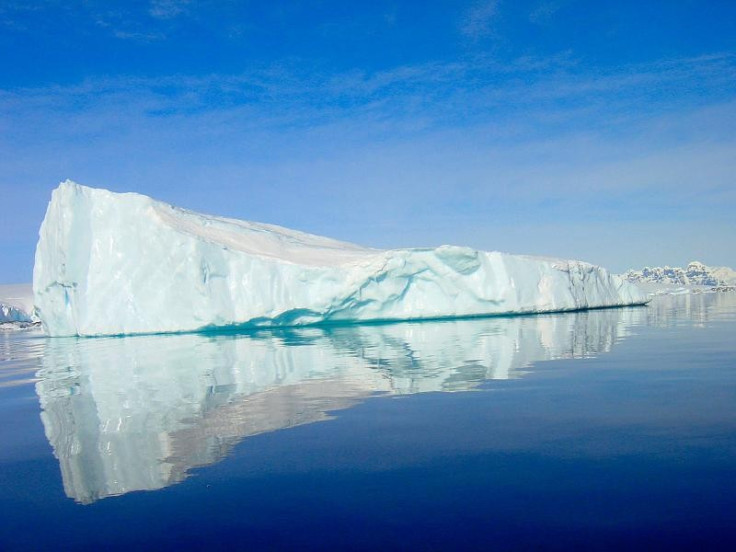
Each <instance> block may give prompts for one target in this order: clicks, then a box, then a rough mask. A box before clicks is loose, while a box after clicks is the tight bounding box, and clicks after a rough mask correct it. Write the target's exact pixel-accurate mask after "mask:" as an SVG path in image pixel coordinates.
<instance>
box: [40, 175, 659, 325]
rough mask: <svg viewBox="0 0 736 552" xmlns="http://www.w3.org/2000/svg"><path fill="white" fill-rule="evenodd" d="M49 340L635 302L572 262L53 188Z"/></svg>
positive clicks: (596, 272) (47, 260) (613, 281)
mask: <svg viewBox="0 0 736 552" xmlns="http://www.w3.org/2000/svg"><path fill="white" fill-rule="evenodd" d="M33 289H34V301H35V308H36V312H37V314H38V316H39V317H40V319H41V321H42V323H43V326H44V329H45V331H46V333H47V334H48V335H51V336H75V335H77V336H100V335H127V334H140V333H167V332H192V331H202V330H208V329H218V328H232V327H262V326H265V327H269V326H270V327H278V326H302V325H310V324H322V323H339V322H358V321H392V320H418V319H434V318H452V317H469V316H488V315H498V314H514V313H538V312H556V311H569V310H580V309H587V308H598V307H613V306H625V305H637V304H643V303H645V302H646V297H645V295H644V294H643V293H642V292H640V291H639V289H638V288H637V287H636V286H634V285H633V284H630V283H629V282H626V281H624V280H623V279H621V278H619V277H618V276H615V275H612V274H609V273H608V272H607V271H606V270H604V269H602V268H600V267H597V266H594V265H591V264H589V263H585V262H580V261H568V260H558V259H546V258H538V257H529V256H520V255H509V254H505V253H499V252H484V251H476V250H473V249H470V248H467V247H456V246H441V247H437V248H416V249H394V250H379V249H371V248H365V247H360V246H357V245H354V244H349V243H345V242H340V241H336V240H333V239H329V238H324V237H320V236H315V235H312V234H306V233H303V232H297V231H294V230H289V229H286V228H282V227H279V226H274V225H270V224H261V223H254V222H247V221H241V220H234V219H226V218H220V217H213V216H208V215H201V214H198V213H194V212H192V211H188V210H184V209H180V208H177V207H173V206H171V205H168V204H165V203H161V202H158V201H155V200H153V199H151V198H149V197H146V196H143V195H139V194H132V193H127V194H118V193H113V192H110V191H107V190H101V189H93V188H88V187H85V186H80V185H78V184H75V183H74V182H71V181H66V182H63V183H62V184H61V185H60V186H59V187H58V188H57V189H56V190H54V192H53V194H52V197H51V202H50V204H49V206H48V210H47V212H46V217H45V219H44V221H43V223H42V225H41V230H40V238H39V242H38V246H37V249H36V261H35V266H34V273H33Z"/></svg>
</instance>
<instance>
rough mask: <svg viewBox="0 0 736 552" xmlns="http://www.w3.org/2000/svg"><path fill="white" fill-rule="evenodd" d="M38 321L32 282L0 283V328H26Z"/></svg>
mask: <svg viewBox="0 0 736 552" xmlns="http://www.w3.org/2000/svg"><path fill="white" fill-rule="evenodd" d="M35 323H38V318H37V317H36V316H35V314H34V312H33V288H32V286H31V284H10V285H0V329H3V330H5V329H18V328H25V327H28V326H30V325H33V324H35Z"/></svg>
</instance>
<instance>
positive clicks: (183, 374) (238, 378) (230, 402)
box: [36, 308, 646, 503]
mask: <svg viewBox="0 0 736 552" xmlns="http://www.w3.org/2000/svg"><path fill="white" fill-rule="evenodd" d="M645 316H646V309H636V308H634V309H608V310H599V311H587V312H578V313H569V314H557V315H543V316H527V317H515V318H489V319H475V320H454V321H443V322H421V323H402V324H391V325H370V326H365V325H364V326H342V327H332V328H319V329H318V328H302V329H292V330H281V331H269V332H263V333H255V334H254V333H250V334H229V335H223V334H220V335H168V336H150V337H128V338H100V339H75V338H66V339H49V340H46V344H45V351H44V355H43V360H42V365H43V368H42V370H41V372H40V373H39V376H40V378H41V379H40V381H39V382H38V383H37V384H36V390H37V393H38V395H39V398H40V402H41V407H42V413H41V418H42V421H43V425H44V428H45V431H46V436H47V438H48V440H49V442H50V443H51V445H52V447H53V449H54V454H55V456H56V457H57V458H58V460H59V464H60V466H61V474H62V478H63V483H64V490H65V492H66V494H67V495H68V496H69V497H70V498H73V499H74V500H76V501H78V502H82V503H90V502H93V501H95V500H98V499H101V498H105V497H108V496H114V495H120V494H124V493H127V492H130V491H136V490H153V489H160V488H163V487H166V486H168V485H171V484H173V483H176V482H178V481H181V480H183V479H184V478H185V477H186V476H187V472H188V471H189V470H190V469H192V468H193V467H196V466H204V465H207V464H211V463H213V462H216V461H218V460H219V459H221V458H223V457H224V456H225V455H226V454H227V453H228V451H229V450H230V448H231V447H232V446H233V445H234V444H236V443H237V442H239V441H241V440H242V439H243V438H245V437H248V436H251V435H256V434H259V433H264V432H269V431H275V430H278V429H283V428H289V427H294V426H297V425H301V424H307V423H312V422H316V421H321V420H326V419H329V417H330V415H329V412H331V411H336V410H340V409H345V408H349V407H350V406H352V405H354V404H355V403H356V402H358V401H361V400H364V399H365V398H367V397H370V396H371V395H374V394H377V393H384V394H385V393H389V394H409V393H421V392H430V391H465V390H469V389H472V388H474V387H476V386H477V385H478V384H480V383H482V382H483V381H485V380H487V379H507V378H512V377H519V376H521V375H523V374H524V370H525V369H527V368H528V367H529V366H530V365H531V364H532V363H534V362H538V361H543V360H552V359H560V358H579V357H590V356H593V355H596V354H599V353H603V352H606V351H609V350H610V349H611V347H612V346H613V345H614V344H615V343H616V342H617V341H618V340H620V339H621V338H622V337H623V336H625V334H626V331H627V328H628V327H629V326H630V325H632V324H637V323H638V322H639V319H640V318H642V317H645Z"/></svg>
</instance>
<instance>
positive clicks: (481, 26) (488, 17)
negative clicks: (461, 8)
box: [460, 0, 498, 40]
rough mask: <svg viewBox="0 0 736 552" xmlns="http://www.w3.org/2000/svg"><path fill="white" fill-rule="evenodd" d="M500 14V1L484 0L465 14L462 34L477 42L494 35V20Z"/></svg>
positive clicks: (461, 29)
mask: <svg viewBox="0 0 736 552" xmlns="http://www.w3.org/2000/svg"><path fill="white" fill-rule="evenodd" d="M497 12H498V0H482V1H479V2H477V3H475V4H474V5H473V6H471V8H470V9H469V10H468V11H467V13H466V14H465V17H464V18H463V20H462V22H461V25H460V32H461V33H462V34H463V35H465V36H466V37H468V38H470V39H473V40H477V39H480V38H483V37H486V36H489V35H491V34H492V33H493V19H494V18H495V17H496V15H497Z"/></svg>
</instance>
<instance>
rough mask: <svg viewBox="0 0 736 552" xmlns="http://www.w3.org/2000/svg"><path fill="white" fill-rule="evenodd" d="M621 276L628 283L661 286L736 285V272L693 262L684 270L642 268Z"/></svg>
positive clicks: (678, 268) (675, 268)
mask: <svg viewBox="0 0 736 552" xmlns="http://www.w3.org/2000/svg"><path fill="white" fill-rule="evenodd" d="M622 276H623V277H624V278H625V279H626V280H628V281H629V282H634V283H643V284H661V285H667V286H670V285H672V286H733V285H736V270H733V269H732V268H728V267H725V266H719V267H711V266H707V265H704V264H703V263H699V262H698V261H693V262H691V263H690V264H688V265H687V266H686V267H685V268H680V267H669V266H664V267H654V268H650V267H644V268H643V269H642V270H633V269H632V270H628V271H626V272H625V273H624V274H622Z"/></svg>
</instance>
